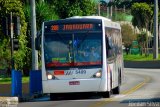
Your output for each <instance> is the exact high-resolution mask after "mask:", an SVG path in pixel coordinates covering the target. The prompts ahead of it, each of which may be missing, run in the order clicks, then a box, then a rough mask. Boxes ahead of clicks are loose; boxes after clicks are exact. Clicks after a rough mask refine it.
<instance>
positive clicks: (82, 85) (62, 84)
mask: <svg viewBox="0 0 160 107" xmlns="http://www.w3.org/2000/svg"><path fill="white" fill-rule="evenodd" d="M100 85H101V79H100V78H93V79H72V80H46V81H42V86H43V93H72V92H99V91H103V90H105V89H100Z"/></svg>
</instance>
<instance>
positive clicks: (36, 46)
mask: <svg viewBox="0 0 160 107" xmlns="http://www.w3.org/2000/svg"><path fill="white" fill-rule="evenodd" d="M35 49H36V50H40V49H41V47H40V38H39V37H36V39H35Z"/></svg>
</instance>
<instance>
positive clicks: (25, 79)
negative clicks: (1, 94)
mask: <svg viewBox="0 0 160 107" xmlns="http://www.w3.org/2000/svg"><path fill="white" fill-rule="evenodd" d="M11 81H12V79H11V78H4V77H3V78H0V84H11ZM22 83H29V77H23V78H22Z"/></svg>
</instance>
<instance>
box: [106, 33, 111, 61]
mask: <svg viewBox="0 0 160 107" xmlns="http://www.w3.org/2000/svg"><path fill="white" fill-rule="evenodd" d="M110 51H111V46H110V45H109V40H108V37H107V36H106V53H107V58H109V57H110Z"/></svg>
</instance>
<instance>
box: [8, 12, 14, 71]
mask: <svg viewBox="0 0 160 107" xmlns="http://www.w3.org/2000/svg"><path fill="white" fill-rule="evenodd" d="M9 18H10V22H9V24H10V25H9V26H10V41H11V66H12V70H13V69H14V59H13V53H14V49H13V21H12V12H11V13H10V17H9Z"/></svg>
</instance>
